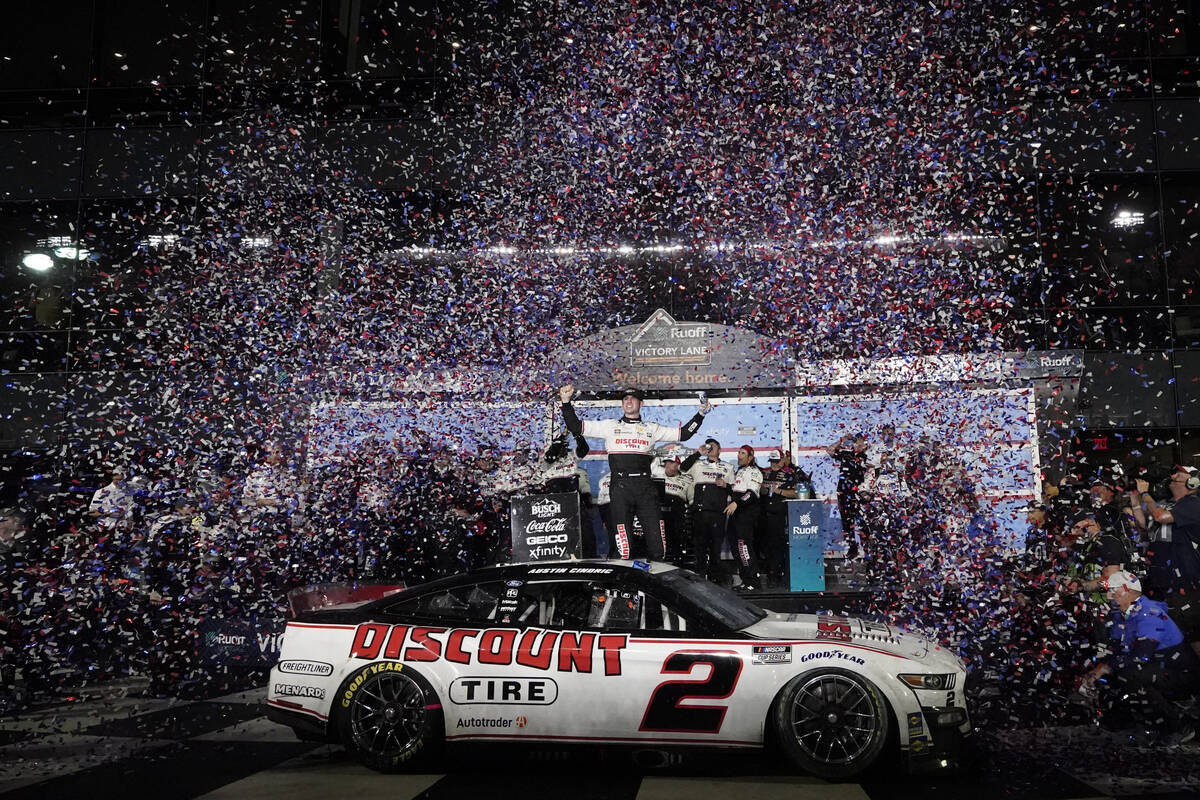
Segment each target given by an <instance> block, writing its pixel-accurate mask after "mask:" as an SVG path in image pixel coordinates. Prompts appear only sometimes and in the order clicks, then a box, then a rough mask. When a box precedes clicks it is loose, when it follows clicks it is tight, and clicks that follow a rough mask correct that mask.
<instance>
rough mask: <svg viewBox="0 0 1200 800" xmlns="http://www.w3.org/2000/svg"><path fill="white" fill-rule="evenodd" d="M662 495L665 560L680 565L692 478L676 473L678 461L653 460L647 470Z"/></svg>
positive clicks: (670, 459) (672, 459)
mask: <svg viewBox="0 0 1200 800" xmlns="http://www.w3.org/2000/svg"><path fill="white" fill-rule="evenodd" d="M650 469H651V472H652V473H653V475H654V480H655V483H657V484H658V485H659V487H660V489H661V491H662V495H661V507H662V512H663V526H664V528H665V530H666V532H667V560H668V561H670V562H671V563H672V564H677V565H678V564H680V562H681V561H682V560H683V541H684V537H685V535H686V533H687V531H686V523H687V509H688V506H689V505H691V502H692V489H693V483H694V482H693V481H692V476H690V475H688V474H686V473H684V472H682V471H681V470H680V465H679V458H678V457H675V458H659V459H655V461H654V463H653V464H652V465H651V467H650Z"/></svg>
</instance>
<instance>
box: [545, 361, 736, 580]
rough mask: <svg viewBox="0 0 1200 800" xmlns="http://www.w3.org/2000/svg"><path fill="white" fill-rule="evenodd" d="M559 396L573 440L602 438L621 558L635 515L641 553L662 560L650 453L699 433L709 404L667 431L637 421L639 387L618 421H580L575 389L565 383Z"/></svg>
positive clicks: (627, 393)
mask: <svg viewBox="0 0 1200 800" xmlns="http://www.w3.org/2000/svg"><path fill="white" fill-rule="evenodd" d="M558 395H559V399H560V400H561V401H562V415H563V423H564V425H565V426H566V428H567V430H569V431H570V432H571V433H573V434H575V435H576V436H586V437H592V438H597V439H603V440H604V449H605V450H606V451H607V452H608V466H609V470H610V472H611V473H612V488H611V493H612V504H611V506H610V514H611V515H612V523H613V529H614V533H615V534H616V540H617V549H618V551H619V552H620V554H621V558H629V535H630V533H631V532H632V531H633V520H634V517H635V516H636V517H637V518H638V519H639V520H640V521H641V523H642V530H643V531H644V532H645V534H646V552H647V553H648V554H649V556H650V558H651V559H653V560H655V561H662V560H663V559H664V558H665V556H666V532H665V531H664V528H663V520H662V512H661V511H660V510H659V507H658V489H657V488H656V487H655V485H654V481H653V480H652V479H651V477H650V463H651V461H652V460H653V456H652V455H651V451H652V450H653V449H654V446H655V445H656V444H658V443H659V442H666V443H669V442H684V441H687V440H688V439H690V438H691V437H692V436H693V435H695V433H696V431H698V430H700V426H701V424H703V422H704V415H705V414H707V413H708V412H709V411H711V410H712V405H711V404H710V403H709V402H708V401H707V400H705V401H704V403H703V404H702V405H701V406H700V410H699V411H698V412H697V413H696V415H695V416H693V417H692V418H691V419H690V420H688V421H687V422H686V423H685V424H683V425H682V426H676V427H671V426H668V425H660V424H658V423H657V422H645V421H643V420H642V400H643V399H644V396H643V394H642V391H641V390H640V389H635V388H629V389H625V390H624V392H623V394H622V396H621V411H622V415H621V417H620V418H619V419H601V420H591V419H589V420H580V419H579V417H578V416H577V415H576V414H575V407H574V406H573V405H571V399H572V398H573V397H574V396H575V387H574V386H572V385H571V384H567V385H566V386H563V387H561V388H560V389H559V390H558Z"/></svg>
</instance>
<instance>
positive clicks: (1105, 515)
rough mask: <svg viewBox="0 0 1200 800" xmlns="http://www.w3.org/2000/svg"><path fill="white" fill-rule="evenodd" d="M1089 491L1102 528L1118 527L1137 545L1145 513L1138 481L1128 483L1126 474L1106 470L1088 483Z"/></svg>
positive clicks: (1144, 524) (1114, 529) (1140, 537)
mask: <svg viewBox="0 0 1200 800" xmlns="http://www.w3.org/2000/svg"><path fill="white" fill-rule="evenodd" d="M1088 495H1089V497H1090V498H1091V502H1092V507H1093V508H1095V509H1096V520H1097V521H1098V522H1099V523H1100V526H1101V527H1102V528H1105V529H1107V530H1113V531H1119V532H1120V533H1122V534H1124V535H1125V536H1126V537H1128V538H1129V540H1130V541H1132V542H1133V543H1134V544H1135V545H1138V544H1140V543H1141V540H1142V536H1141V532H1142V531H1144V530H1145V529H1146V513H1145V511H1144V510H1143V509H1142V503H1141V500H1139V499H1138V492H1137V488H1136V485H1130V486H1126V485H1125V482H1124V476H1123V475H1121V474H1119V473H1117V472H1115V471H1110V470H1104V471H1102V472H1101V473H1100V474H1099V475H1098V476H1096V478H1095V479H1094V480H1093V481H1092V483H1091V486H1089V487H1088ZM1140 549H1141V548H1139V550H1140Z"/></svg>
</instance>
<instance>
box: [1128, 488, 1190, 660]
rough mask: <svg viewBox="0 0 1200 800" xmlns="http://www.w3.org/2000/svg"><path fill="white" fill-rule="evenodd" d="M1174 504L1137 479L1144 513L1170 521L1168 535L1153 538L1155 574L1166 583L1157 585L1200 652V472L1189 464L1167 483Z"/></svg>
mask: <svg viewBox="0 0 1200 800" xmlns="http://www.w3.org/2000/svg"><path fill="white" fill-rule="evenodd" d="M1167 488H1168V490H1169V491H1170V494H1171V498H1172V500H1174V502H1175V504H1174V505H1173V506H1172V507H1171V508H1170V509H1169V510H1168V509H1166V508H1164V506H1163V505H1161V504H1160V503H1159V501H1158V500H1156V499H1155V498H1154V497H1153V496H1152V495H1151V494H1150V492H1149V489H1150V485H1149V483H1148V482H1147V481H1144V480H1139V481H1138V482H1137V489H1138V492H1139V494H1140V497H1141V500H1142V503H1143V507H1144V510H1145V512H1146V514H1147V515H1148V516H1149V517H1150V518H1152V519H1153V520H1154V521H1155V522H1157V523H1159V524H1161V525H1167V524H1169V525H1170V526H1171V530H1170V533H1169V538H1167V539H1166V540H1164V541H1159V542H1156V543H1155V545H1154V548H1153V549H1154V558H1153V561H1152V565H1153V566H1154V567H1155V571H1154V574H1155V576H1156V578H1158V577H1159V576H1161V578H1162V580H1164V581H1165V585H1160V586H1158V587H1156V588H1157V589H1158V592H1157V593H1158V594H1161V595H1162V597H1161V599H1164V600H1166V603H1167V608H1168V609H1169V610H1170V612H1171V618H1172V619H1173V620H1175V622H1176V624H1178V625H1179V627H1180V629H1181V630H1182V631H1183V637H1184V641H1185V642H1187V643H1188V644H1189V645H1190V646H1191V648H1192V650H1194V651H1195V652H1196V653H1197V654H1198V655H1200V602H1197V601H1200V551H1198V550H1197V547H1200V498H1198V497H1197V496H1196V492H1197V491H1198V490H1200V474H1197V473H1196V470H1194V469H1192V468H1190V467H1175V469H1174V470H1173V471H1172V472H1171V477H1170V479H1169V481H1168V483H1167Z"/></svg>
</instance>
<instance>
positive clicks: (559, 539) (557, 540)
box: [525, 533, 567, 546]
mask: <svg viewBox="0 0 1200 800" xmlns="http://www.w3.org/2000/svg"><path fill="white" fill-rule="evenodd" d="M566 540H567V535H566V534H565V533H559V534H555V535H553V536H527V537H525V544H527V545H531V546H532V545H535V544H561V543H563V542H565V541H566Z"/></svg>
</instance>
